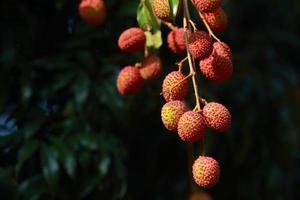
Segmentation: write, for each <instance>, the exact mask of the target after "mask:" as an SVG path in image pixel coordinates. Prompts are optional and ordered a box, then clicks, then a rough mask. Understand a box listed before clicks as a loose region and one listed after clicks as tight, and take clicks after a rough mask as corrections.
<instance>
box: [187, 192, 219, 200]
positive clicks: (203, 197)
mask: <svg viewBox="0 0 300 200" xmlns="http://www.w3.org/2000/svg"><path fill="white" fill-rule="evenodd" d="M188 200H213V198H212V196H211V195H210V194H209V193H207V192H204V191H201V192H193V193H192V194H191V195H190V196H189V199H188Z"/></svg>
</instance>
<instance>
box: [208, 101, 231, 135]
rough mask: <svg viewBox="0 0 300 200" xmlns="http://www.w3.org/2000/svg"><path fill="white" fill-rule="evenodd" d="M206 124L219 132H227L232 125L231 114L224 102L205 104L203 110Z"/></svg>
mask: <svg viewBox="0 0 300 200" xmlns="http://www.w3.org/2000/svg"><path fill="white" fill-rule="evenodd" d="M202 114H203V116H204V119H205V122H206V125H207V126H208V127H209V128H211V129H213V130H215V131H218V132H225V131H227V130H228V129H229V128H230V126H231V115H230V112H229V111H228V109H227V108H226V107H225V106H223V105H222V104H219V103H215V102H211V103H208V104H206V105H205V106H204V108H203V112H202Z"/></svg>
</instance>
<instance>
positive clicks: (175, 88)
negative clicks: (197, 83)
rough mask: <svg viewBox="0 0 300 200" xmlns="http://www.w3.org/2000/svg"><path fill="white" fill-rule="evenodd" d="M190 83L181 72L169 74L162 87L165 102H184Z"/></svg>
mask: <svg viewBox="0 0 300 200" xmlns="http://www.w3.org/2000/svg"><path fill="white" fill-rule="evenodd" d="M188 88H189V85H188V81H187V79H185V76H184V75H183V74H182V73H181V72H179V71H173V72H171V73H169V74H168V75H167V76H166V77H165V79H164V81H163V85H162V93H163V96H164V98H165V100H166V101H167V102H168V101H174V100H183V99H184V98H185V97H186V96H187V94H188Z"/></svg>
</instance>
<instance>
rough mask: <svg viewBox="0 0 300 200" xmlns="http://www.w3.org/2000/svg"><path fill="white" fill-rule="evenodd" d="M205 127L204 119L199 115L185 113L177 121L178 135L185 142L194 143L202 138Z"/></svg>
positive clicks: (191, 112)
mask: <svg viewBox="0 0 300 200" xmlns="http://www.w3.org/2000/svg"><path fill="white" fill-rule="evenodd" d="M205 127H206V125H205V121H204V118H203V116H202V115H201V114H200V113H198V112H195V111H187V112H185V113H184V114H183V115H182V116H181V117H180V119H179V122H178V134H179V137H180V138H181V139H182V140H183V141H185V142H195V141H196V140H199V139H201V138H202V137H203V135H204V132H205Z"/></svg>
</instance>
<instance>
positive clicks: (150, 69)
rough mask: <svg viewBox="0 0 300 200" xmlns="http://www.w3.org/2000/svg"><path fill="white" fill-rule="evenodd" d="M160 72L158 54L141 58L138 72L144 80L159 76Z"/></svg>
mask: <svg viewBox="0 0 300 200" xmlns="http://www.w3.org/2000/svg"><path fill="white" fill-rule="evenodd" d="M161 72H162V63H161V60H160V58H159V57H158V56H156V55H150V56H148V57H146V58H144V59H143V60H142V63H141V68H140V73H141V76H142V77H143V79H145V80H154V79H157V78H159V76H160V74H161Z"/></svg>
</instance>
